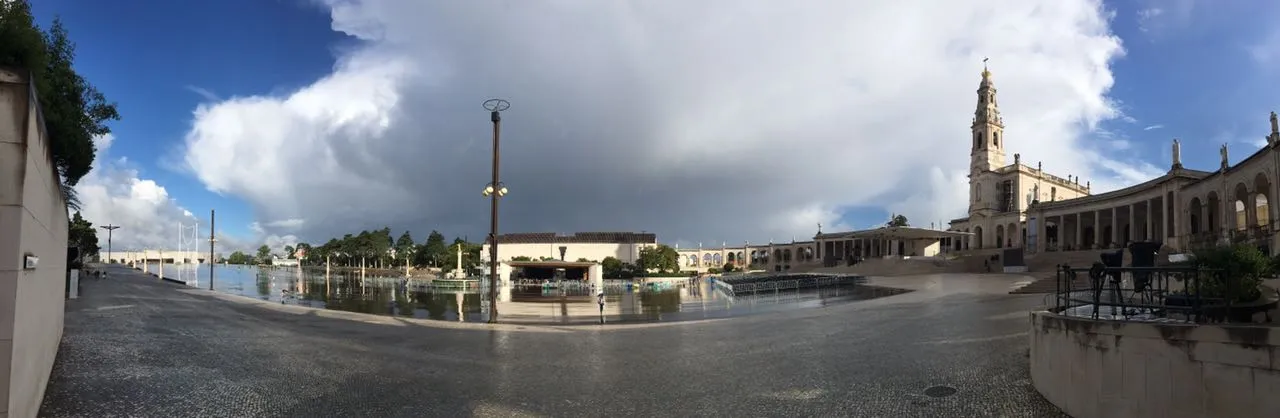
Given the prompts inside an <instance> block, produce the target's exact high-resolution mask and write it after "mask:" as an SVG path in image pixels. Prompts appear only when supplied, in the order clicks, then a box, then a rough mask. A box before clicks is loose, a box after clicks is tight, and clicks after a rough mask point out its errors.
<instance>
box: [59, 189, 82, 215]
mask: <svg viewBox="0 0 1280 418" xmlns="http://www.w3.org/2000/svg"><path fill="white" fill-rule="evenodd" d="M58 187H59V188H61V189H62V200H63V201H65V202H67V208H69V209H71V210H74V211H77V212H78V211H80V194H79V193H77V192H76V188H75V186H72V185H69V184H67V183H66V182H58Z"/></svg>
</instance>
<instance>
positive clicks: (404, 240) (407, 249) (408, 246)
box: [395, 231, 418, 264]
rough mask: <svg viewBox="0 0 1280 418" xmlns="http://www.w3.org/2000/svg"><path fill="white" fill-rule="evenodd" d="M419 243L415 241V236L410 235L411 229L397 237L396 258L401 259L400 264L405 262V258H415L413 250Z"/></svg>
mask: <svg viewBox="0 0 1280 418" xmlns="http://www.w3.org/2000/svg"><path fill="white" fill-rule="evenodd" d="M417 247H418V246H417V245H414V243H413V236H412V235H409V231H404V233H403V234H400V238H396V245H395V249H396V258H398V259H400V260H401V261H400V264H404V262H403V261H404V260H413V252H414V250H416V249H417Z"/></svg>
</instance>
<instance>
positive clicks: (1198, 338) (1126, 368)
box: [1031, 312, 1280, 418]
mask: <svg viewBox="0 0 1280 418" xmlns="http://www.w3.org/2000/svg"><path fill="white" fill-rule="evenodd" d="M1031 380H1032V382H1033V383H1034V385H1035V387H1036V390H1039V391H1040V394H1042V395H1044V397H1045V398H1046V399H1048V400H1049V401H1050V402H1053V404H1054V405H1057V406H1058V407H1059V408H1061V409H1062V410H1063V412H1066V413H1067V414H1069V415H1071V416H1074V417H1076V418H1092V417H1161V418H1164V417H1170V418H1172V417H1197V418H1199V417H1233V418H1244V417H1268V418H1274V417H1277V416H1280V329H1277V328H1274V327H1263V326H1217V325H1198V326H1197V325H1187V324H1176V323H1175V324H1157V323H1148V322H1120V321H1094V320H1090V319H1084V318H1074V317H1064V316H1061V315H1056V314H1052V313H1049V312H1035V313H1032V314H1031Z"/></svg>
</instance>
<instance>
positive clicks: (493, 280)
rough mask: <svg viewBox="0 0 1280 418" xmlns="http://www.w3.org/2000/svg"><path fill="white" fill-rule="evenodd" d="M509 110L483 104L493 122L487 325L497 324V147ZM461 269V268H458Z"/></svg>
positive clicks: (501, 103) (501, 190)
mask: <svg viewBox="0 0 1280 418" xmlns="http://www.w3.org/2000/svg"><path fill="white" fill-rule="evenodd" d="M509 108H511V102H508V101H506V100H503V99H489V100H485V102H484V109H485V110H488V111H489V121H490V122H493V181H490V182H489V184H488V185H486V186H485V188H484V192H483V193H482V194H483V195H484V197H487V198H489V323H491V324H492V323H497V322H498V198H499V197H502V196H506V195H507V187H506V186H504V185H502V182H501V181H499V179H500V177H499V176H498V166H499V163H500V162H501V159H500V158H499V155H500V154H499V152H498V149H499V148H498V145H499V133H500V132H501V130H502V114H501V112H502V111H504V110H507V109H509ZM459 267H461V266H459Z"/></svg>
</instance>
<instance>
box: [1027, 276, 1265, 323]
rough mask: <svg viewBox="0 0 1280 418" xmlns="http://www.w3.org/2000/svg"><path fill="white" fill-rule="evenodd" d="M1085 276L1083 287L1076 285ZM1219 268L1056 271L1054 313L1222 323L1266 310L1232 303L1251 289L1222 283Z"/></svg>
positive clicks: (1097, 317) (1093, 317)
mask: <svg viewBox="0 0 1280 418" xmlns="http://www.w3.org/2000/svg"><path fill="white" fill-rule="evenodd" d="M1081 277H1084V278H1087V279H1088V281H1087V283H1086V285H1085V286H1083V287H1079V286H1077V285H1076V282H1077V279H1079V278H1081ZM1223 279H1224V277H1223V274H1222V272H1220V271H1217V270H1209V269H1202V268H1196V267H1189V266H1188V267H1184V266H1166V267H1107V266H1105V265H1103V264H1101V263H1097V264H1094V265H1093V266H1092V267H1089V268H1073V267H1071V266H1067V265H1062V266H1059V268H1058V275H1057V286H1056V287H1057V289H1056V292H1055V293H1054V294H1053V295H1051V296H1052V297H1053V298H1054V300H1055V302H1054V305H1053V308H1052V311H1053V312H1055V313H1059V314H1064V315H1069V316H1080V317H1088V318H1092V319H1108V320H1138V321H1182V322H1194V323H1205V322H1224V321H1226V320H1230V319H1231V318H1230V317H1233V316H1237V315H1240V314H1244V315H1246V316H1252V313H1253V311H1254V310H1257V311H1259V312H1262V311H1265V306H1257V307H1253V306H1251V305H1250V306H1244V305H1238V304H1236V303H1235V302H1234V301H1236V300H1238V298H1239V296H1242V295H1244V294H1245V293H1244V292H1247V291H1249V289H1243V288H1240V286H1237V285H1234V282H1235V281H1234V280H1232V281H1227V280H1223Z"/></svg>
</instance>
